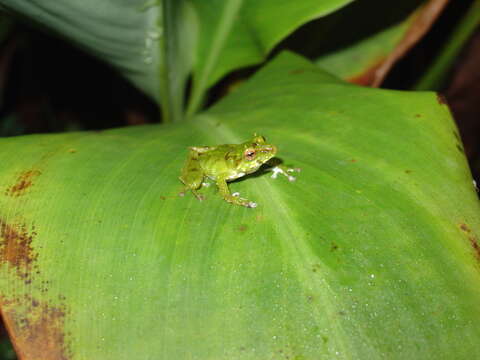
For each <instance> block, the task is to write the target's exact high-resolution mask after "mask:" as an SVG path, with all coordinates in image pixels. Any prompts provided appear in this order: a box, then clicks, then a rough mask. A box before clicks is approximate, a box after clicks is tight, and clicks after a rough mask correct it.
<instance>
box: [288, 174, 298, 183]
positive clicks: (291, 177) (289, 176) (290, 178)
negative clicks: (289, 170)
mask: <svg viewBox="0 0 480 360" xmlns="http://www.w3.org/2000/svg"><path fill="white" fill-rule="evenodd" d="M295 180H297V178H296V177H295V176H292V175H288V181H291V182H293V181H295Z"/></svg>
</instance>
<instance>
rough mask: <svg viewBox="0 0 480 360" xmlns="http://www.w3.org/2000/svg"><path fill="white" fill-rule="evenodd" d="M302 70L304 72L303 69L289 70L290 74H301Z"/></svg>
mask: <svg viewBox="0 0 480 360" xmlns="http://www.w3.org/2000/svg"><path fill="white" fill-rule="evenodd" d="M304 72H305V69H295V70H292V71H290V74H292V75H297V74H303V73H304Z"/></svg>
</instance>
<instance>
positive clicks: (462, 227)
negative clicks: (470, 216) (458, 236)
mask: <svg viewBox="0 0 480 360" xmlns="http://www.w3.org/2000/svg"><path fill="white" fill-rule="evenodd" d="M460 229H462V230H463V231H465V232H466V233H469V232H470V231H471V230H470V228H469V227H468V226H467V224H463V223H462V224H460Z"/></svg>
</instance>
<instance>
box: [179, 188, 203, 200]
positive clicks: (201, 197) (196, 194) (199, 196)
mask: <svg viewBox="0 0 480 360" xmlns="http://www.w3.org/2000/svg"><path fill="white" fill-rule="evenodd" d="M187 190H191V191H192V194H193V195H195V197H196V198H197V200H198V201H203V200H205V196H203V195H201V194H199V193H198V192H196V191H195V190H193V189H185V190H183V191H181V192H180V193H178V196H181V197H184V196H185V192H186V191H187Z"/></svg>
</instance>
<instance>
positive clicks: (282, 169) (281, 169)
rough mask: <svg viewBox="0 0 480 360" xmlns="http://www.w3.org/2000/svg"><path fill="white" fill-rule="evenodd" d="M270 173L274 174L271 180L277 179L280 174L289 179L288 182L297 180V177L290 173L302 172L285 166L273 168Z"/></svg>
mask: <svg viewBox="0 0 480 360" xmlns="http://www.w3.org/2000/svg"><path fill="white" fill-rule="evenodd" d="M270 171H272V172H273V174H272V176H271V178H272V179H276V178H277V176H278V174H282V175H284V176H286V177H287V178H288V181H295V180H296V179H297V178H296V177H295V176H292V175H290V174H289V173H292V172H300V169H299V168H293V169H292V168H286V167H284V166H280V165H277V166H274V167H273V168H271V169H270Z"/></svg>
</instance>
